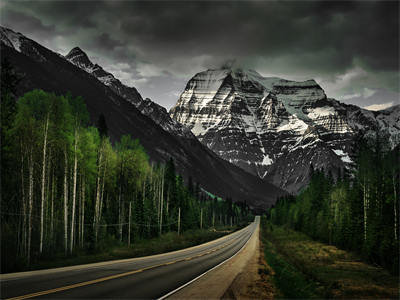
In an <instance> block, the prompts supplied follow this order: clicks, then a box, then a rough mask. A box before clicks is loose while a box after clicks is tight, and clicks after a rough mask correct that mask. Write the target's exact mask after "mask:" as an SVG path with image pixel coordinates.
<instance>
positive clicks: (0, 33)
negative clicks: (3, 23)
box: [0, 27, 24, 52]
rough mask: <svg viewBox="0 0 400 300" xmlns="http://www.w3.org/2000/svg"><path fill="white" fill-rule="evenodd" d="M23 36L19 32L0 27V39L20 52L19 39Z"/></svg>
mask: <svg viewBox="0 0 400 300" xmlns="http://www.w3.org/2000/svg"><path fill="white" fill-rule="evenodd" d="M23 38H24V36H23V35H22V34H20V33H17V32H14V31H13V30H11V29H8V28H5V27H0V40H1V42H2V43H4V44H6V45H7V46H9V47H11V48H14V49H15V50H17V51H18V52H21V40H22V39H23Z"/></svg>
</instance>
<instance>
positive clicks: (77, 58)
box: [65, 47, 93, 69]
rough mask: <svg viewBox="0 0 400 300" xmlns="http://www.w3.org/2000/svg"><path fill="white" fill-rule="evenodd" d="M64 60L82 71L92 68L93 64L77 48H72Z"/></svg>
mask: <svg viewBox="0 0 400 300" xmlns="http://www.w3.org/2000/svg"><path fill="white" fill-rule="evenodd" d="M65 58H66V59H68V60H69V61H71V62H72V63H74V64H75V65H78V66H79V67H81V68H83V69H88V68H92V67H93V63H92V62H91V61H90V59H89V57H88V56H87V54H86V53H85V52H84V51H83V50H82V49H81V48H79V47H74V48H72V49H71V51H69V53H68V54H67V55H66V56H65Z"/></svg>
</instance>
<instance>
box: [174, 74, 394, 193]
mask: <svg viewBox="0 0 400 300" xmlns="http://www.w3.org/2000/svg"><path fill="white" fill-rule="evenodd" d="M170 115H171V117H172V118H174V119H175V120H177V121H178V122H180V123H182V124H184V125H186V126H187V127H188V128H190V129H191V130H192V132H193V133H194V134H195V135H196V136H197V137H198V138H199V140H200V141H201V142H202V143H203V144H204V145H207V147H209V148H210V149H211V150H213V151H214V152H215V153H217V154H218V155H219V156H220V157H222V158H224V159H226V160H228V161H230V162H232V163H234V164H236V165H238V166H240V167H241V168H243V169H245V170H247V171H249V172H252V173H253V174H255V175H258V176H260V177H261V178H268V179H269V180H271V181H272V182H273V183H274V184H275V185H277V186H280V187H281V188H284V189H286V190H288V191H289V192H292V193H297V192H298V191H299V190H300V189H301V188H302V187H303V186H304V185H305V184H306V183H307V182H308V179H309V174H310V163H312V164H313V165H314V166H315V167H317V168H324V169H327V170H328V171H331V172H333V173H334V175H335V176H337V175H338V174H340V173H341V171H342V169H348V168H350V167H351V164H352V161H351V159H350V156H351V155H352V151H353V150H352V149H353V146H354V145H353V139H354V136H355V135H356V134H358V133H359V132H363V131H365V132H366V133H365V134H367V133H368V132H370V131H371V130H374V129H375V128H381V129H383V130H384V131H385V133H386V134H388V138H389V140H390V142H391V145H392V146H395V145H397V144H398V143H399V142H400V128H399V127H400V126H399V125H398V124H399V120H400V109H399V106H398V107H396V106H395V107H393V108H392V109H389V110H387V111H380V112H371V111H368V110H365V109H362V108H359V107H357V106H354V105H348V104H344V103H341V102H339V101H337V100H335V99H331V98H328V97H327V95H326V93H325V91H324V90H323V89H322V88H321V86H320V85H319V84H318V83H317V82H316V81H315V80H313V79H311V80H306V81H301V82H296V81H290V80H286V79H282V78H277V77H263V76H262V75H260V74H259V73H257V72H255V71H252V70H250V71H244V70H243V69H239V68H237V69H229V68H223V69H209V70H207V71H203V72H199V73H197V74H196V75H194V76H193V77H192V78H191V79H190V80H189V81H188V83H187V85H186V88H185V90H184V91H183V93H182V94H181V96H180V97H179V99H178V101H177V103H176V105H175V106H174V107H172V108H171V110H170ZM288 170H289V171H288ZM290 173H293V174H290Z"/></svg>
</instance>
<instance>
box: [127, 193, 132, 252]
mask: <svg viewBox="0 0 400 300" xmlns="http://www.w3.org/2000/svg"><path fill="white" fill-rule="evenodd" d="M131 208H132V201H129V218H128V246H130V245H131V214H132V212H131Z"/></svg>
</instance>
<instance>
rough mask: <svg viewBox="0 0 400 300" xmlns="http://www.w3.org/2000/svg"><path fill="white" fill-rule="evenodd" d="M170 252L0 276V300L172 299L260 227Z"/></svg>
mask: <svg viewBox="0 0 400 300" xmlns="http://www.w3.org/2000/svg"><path fill="white" fill-rule="evenodd" d="M259 222H260V220H259V217H256V218H255V221H254V222H253V223H251V224H250V225H248V226H247V227H245V228H243V229H241V230H239V231H237V232H234V233H232V234H229V235H227V236H224V237H222V238H220V239H217V240H215V241H211V242H208V243H205V244H202V245H199V246H195V247H191V248H187V249H183V250H178V251H174V252H169V253H164V254H159V255H153V256H146V257H139V258H132V259H125V260H118V261H109V262H103V263H95V264H89V265H81V266H73V267H66V268H57V269H49V270H40V271H32V272H23V273H13V274H3V275H0V286H1V298H2V299H28V298H35V297H39V298H49V299H54V298H61V299H78V298H79V299H84V298H96V299H97V298H130V299H132V298H139V299H157V298H163V297H165V296H169V295H171V294H172V293H173V292H174V291H177V290H178V289H179V288H181V287H182V286H184V285H187V284H188V283H190V282H191V281H193V280H195V279H196V278H197V277H200V276H202V275H203V274H204V273H206V272H207V271H209V270H210V269H212V268H214V267H216V266H218V265H219V264H221V263H223V262H224V261H226V260H228V259H229V258H231V257H233V256H234V255H235V254H236V253H238V252H239V251H240V250H241V249H242V248H243V247H244V245H245V244H246V242H247V241H248V240H249V239H250V237H251V236H252V234H253V232H254V231H255V229H256V228H257V226H259Z"/></svg>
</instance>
